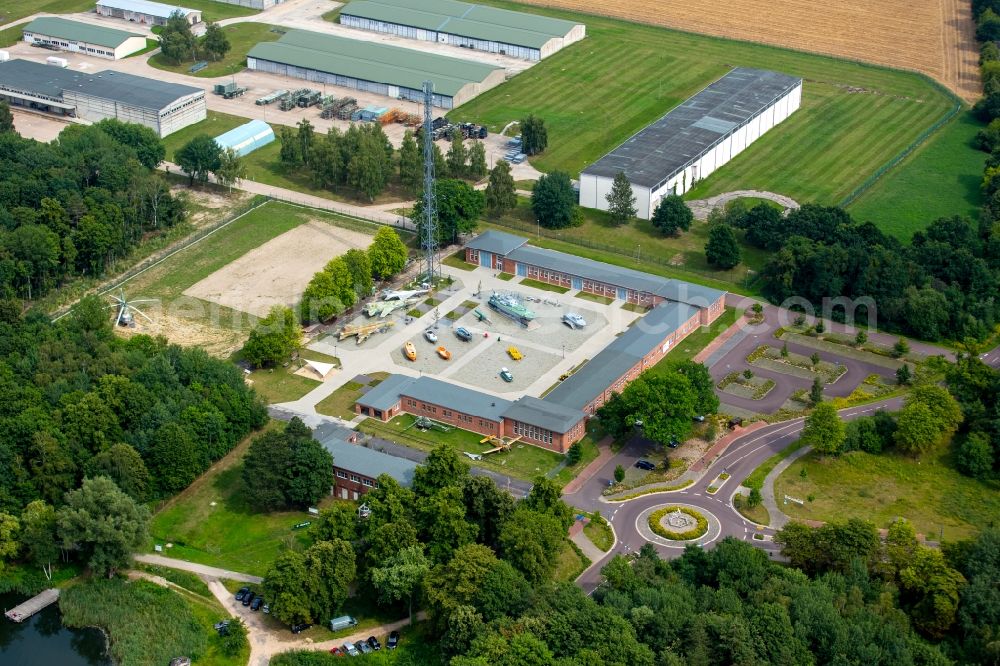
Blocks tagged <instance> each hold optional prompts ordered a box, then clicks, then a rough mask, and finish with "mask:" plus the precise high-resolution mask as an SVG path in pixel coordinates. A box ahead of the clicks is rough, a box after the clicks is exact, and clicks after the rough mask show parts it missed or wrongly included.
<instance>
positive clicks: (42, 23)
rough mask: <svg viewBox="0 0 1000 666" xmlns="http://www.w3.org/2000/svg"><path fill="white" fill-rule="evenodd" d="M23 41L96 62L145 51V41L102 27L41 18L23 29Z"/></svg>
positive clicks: (133, 35)
mask: <svg viewBox="0 0 1000 666" xmlns="http://www.w3.org/2000/svg"><path fill="white" fill-rule="evenodd" d="M22 32H23V35H24V41H26V42H28V43H29V44H40V45H45V46H49V47H53V46H54V47H56V48H58V49H59V50H62V51H70V52H72V53H80V54H81V55H89V56H95V57H98V58H111V59H118V58H124V57H126V56H128V55H131V54H132V53H135V52H136V51H141V50H142V49H144V48H146V38H145V37H143V36H142V35H137V34H135V33H132V32H126V31H124V30H117V29H115V28H107V27H105V26H102V25H94V24H92V23H84V22H82V21H70V20H69V19H64V18H59V17H58V16H41V17H39V18H36V19H34V20H33V21H32V22H31V23H29V24H27V25H26V26H24V28H23V30H22Z"/></svg>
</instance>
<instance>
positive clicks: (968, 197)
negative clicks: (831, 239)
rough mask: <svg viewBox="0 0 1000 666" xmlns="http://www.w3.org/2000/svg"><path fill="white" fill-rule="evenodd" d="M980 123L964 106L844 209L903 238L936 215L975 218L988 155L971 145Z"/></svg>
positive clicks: (907, 238)
mask: <svg viewBox="0 0 1000 666" xmlns="http://www.w3.org/2000/svg"><path fill="white" fill-rule="evenodd" d="M982 127H983V124H982V123H980V122H979V121H978V120H976V119H975V117H973V115H972V112H971V111H965V112H962V113H960V114H959V115H958V116H956V117H955V119H954V120H952V121H951V122H949V123H948V124H947V125H945V126H944V127H943V128H941V129H940V130H939V131H938V132H937V133H936V134H934V135H933V136H932V137H931V138H930V139H929V140H928V141H927V142H926V143H924V144H923V145H922V146H920V148H918V149H917V150H916V151H915V152H914V153H913V154H912V155H910V156H908V157H907V158H906V159H905V160H904V161H903V162H902V163H901V164H899V165H898V166H897V167H896V168H895V169H893V170H892V171H890V172H889V173H887V174H886V175H885V176H883V177H882V178H881V179H879V181H878V182H876V183H875V185H874V186H872V188H871V189H869V190H868V191H867V192H865V193H864V194H862V195H861V196H860V197H858V199H856V200H855V201H854V202H853V203H852V204H851V205H850V206H848V208H847V210H848V212H850V213H851V215H852V216H854V218H855V219H857V220H858V221H859V222H864V221H871V222H874V223H875V225H876V226H878V227H879V228H880V229H882V231H884V232H886V233H888V234H891V235H893V236H895V237H897V238H899V239H900V240H902V241H904V242H906V241H909V240H910V237H911V236H912V235H913V232H914V231H919V230H920V229H923V228H924V227H926V226H927V225H928V224H930V223H931V222H933V221H934V220H936V219H937V218H939V217H951V216H952V215H964V216H966V217H969V218H971V219H976V218H977V217H978V213H979V207H980V206H981V205H982V203H983V195H982V190H981V189H980V185H981V183H982V179H983V167H984V166H985V164H986V158H987V157H988V155H987V154H986V153H984V152H982V151H980V150H976V149H975V148H974V147H973V143H972V142H973V140H974V139H975V137H976V133H977V132H978V131H979V130H980V129H982Z"/></svg>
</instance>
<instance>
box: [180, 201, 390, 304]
mask: <svg viewBox="0 0 1000 666" xmlns="http://www.w3.org/2000/svg"><path fill="white" fill-rule="evenodd" d="M370 243H371V236H369V235H367V234H363V233H360V232H357V231H350V230H347V229H343V228H341V227H335V226H331V225H329V224H325V223H323V222H319V221H316V220H310V221H309V222H307V223H306V224H303V225H301V226H299V227H296V228H295V229H292V230H291V231H287V232H285V233H283V234H281V235H280V236H278V237H277V238H273V239H271V240H270V241H268V242H267V243H264V244H263V245H261V246H260V247H258V248H256V249H254V250H251V251H250V252H247V253H246V254H245V255H243V256H242V257H240V258H239V259H237V260H236V261H234V262H232V263H230V264H228V265H227V266H225V267H223V268H221V269H219V270H217V271H216V272H214V273H212V274H211V275H209V276H208V277H207V278H205V279H204V280H202V281H200V282H198V283H197V284H195V285H193V286H191V287H190V288H188V289H186V290H185V291H184V295H185V296H193V297H195V298H201V299H204V300H206V301H211V302H213V303H218V304H219V305H224V306H226V307H230V308H233V309H235V310H240V311H241V312H249V313H250V314H254V315H257V316H261V317H263V316H265V315H266V314H267V312H268V310H270V309H271V307H273V306H275V305H293V304H294V303H296V302H298V300H299V299H300V298H301V296H302V292H303V290H304V289H305V288H306V285H307V284H309V280H311V279H312V276H313V275H314V274H315V273H316V272H317V271H319V270H320V269H322V268H323V266H324V265H326V263H327V262H328V261H330V260H331V259H333V258H334V257H337V256H339V255H342V254H344V253H345V252H346V251H347V250H350V249H351V248H366V247H368V245H369V244H370Z"/></svg>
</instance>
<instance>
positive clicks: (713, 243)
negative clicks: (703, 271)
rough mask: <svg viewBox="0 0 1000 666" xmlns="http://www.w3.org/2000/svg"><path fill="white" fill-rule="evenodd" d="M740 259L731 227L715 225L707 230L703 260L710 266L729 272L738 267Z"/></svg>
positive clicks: (740, 253) (739, 252)
mask: <svg viewBox="0 0 1000 666" xmlns="http://www.w3.org/2000/svg"><path fill="white" fill-rule="evenodd" d="M742 259H743V257H742V252H741V251H740V244H739V243H738V242H737V240H736V234H735V233H733V228H732V227H730V226H729V225H728V224H717V225H715V226H714V227H712V228H711V229H710V230H709V232H708V243H706V244H705V260H706V261H708V264H709V265H710V266H717V267H719V268H721V269H722V270H729V269H731V268H734V267H735V266H736V265H738V264H739V263H740V261H742Z"/></svg>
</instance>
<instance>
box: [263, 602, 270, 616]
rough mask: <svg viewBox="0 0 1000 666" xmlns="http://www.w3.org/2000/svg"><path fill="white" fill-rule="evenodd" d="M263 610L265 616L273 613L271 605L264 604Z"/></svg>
mask: <svg viewBox="0 0 1000 666" xmlns="http://www.w3.org/2000/svg"><path fill="white" fill-rule="evenodd" d="M261 610H262V611H264V614H265V615H269V614H270V613H271V604H264V607H263V608H261Z"/></svg>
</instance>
